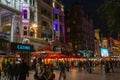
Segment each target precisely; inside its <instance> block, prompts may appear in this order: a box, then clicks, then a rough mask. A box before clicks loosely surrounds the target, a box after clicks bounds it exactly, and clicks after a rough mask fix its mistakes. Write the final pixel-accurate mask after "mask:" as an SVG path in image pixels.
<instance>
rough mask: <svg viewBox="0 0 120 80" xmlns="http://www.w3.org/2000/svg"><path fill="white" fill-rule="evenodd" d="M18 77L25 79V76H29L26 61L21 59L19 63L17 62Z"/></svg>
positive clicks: (21, 79) (20, 79)
mask: <svg viewBox="0 0 120 80" xmlns="http://www.w3.org/2000/svg"><path fill="white" fill-rule="evenodd" d="M18 69H19V74H18V75H19V77H18V80H26V76H29V72H28V71H29V67H28V64H27V62H26V61H25V60H24V59H22V61H21V63H20V64H19V68H18Z"/></svg>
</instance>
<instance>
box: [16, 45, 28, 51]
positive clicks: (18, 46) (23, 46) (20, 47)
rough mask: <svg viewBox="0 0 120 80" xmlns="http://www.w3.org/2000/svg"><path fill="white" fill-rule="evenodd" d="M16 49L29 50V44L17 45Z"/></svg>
mask: <svg viewBox="0 0 120 80" xmlns="http://www.w3.org/2000/svg"><path fill="white" fill-rule="evenodd" d="M17 49H18V50H30V46H26V45H17Z"/></svg>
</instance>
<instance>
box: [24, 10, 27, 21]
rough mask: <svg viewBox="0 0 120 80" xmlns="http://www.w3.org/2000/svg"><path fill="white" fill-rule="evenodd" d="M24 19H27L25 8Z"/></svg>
mask: <svg viewBox="0 0 120 80" xmlns="http://www.w3.org/2000/svg"><path fill="white" fill-rule="evenodd" d="M24 19H27V10H24Z"/></svg>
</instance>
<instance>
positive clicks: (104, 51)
mask: <svg viewBox="0 0 120 80" xmlns="http://www.w3.org/2000/svg"><path fill="white" fill-rule="evenodd" d="M101 56H102V57H108V56H109V52H108V49H107V48H101Z"/></svg>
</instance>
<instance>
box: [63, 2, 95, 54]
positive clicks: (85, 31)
mask: <svg viewBox="0 0 120 80" xmlns="http://www.w3.org/2000/svg"><path fill="white" fill-rule="evenodd" d="M65 19H66V21H65V24H66V35H67V38H66V40H67V42H68V44H70V45H71V46H72V47H73V50H74V52H78V51H79V50H80V51H81V50H89V51H92V52H93V51H94V29H93V22H92V20H91V19H90V17H89V16H88V15H87V14H86V13H85V11H84V10H83V8H82V6H81V5H79V4H74V5H73V6H72V8H71V9H70V10H69V11H68V12H67V14H66V18H65Z"/></svg>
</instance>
